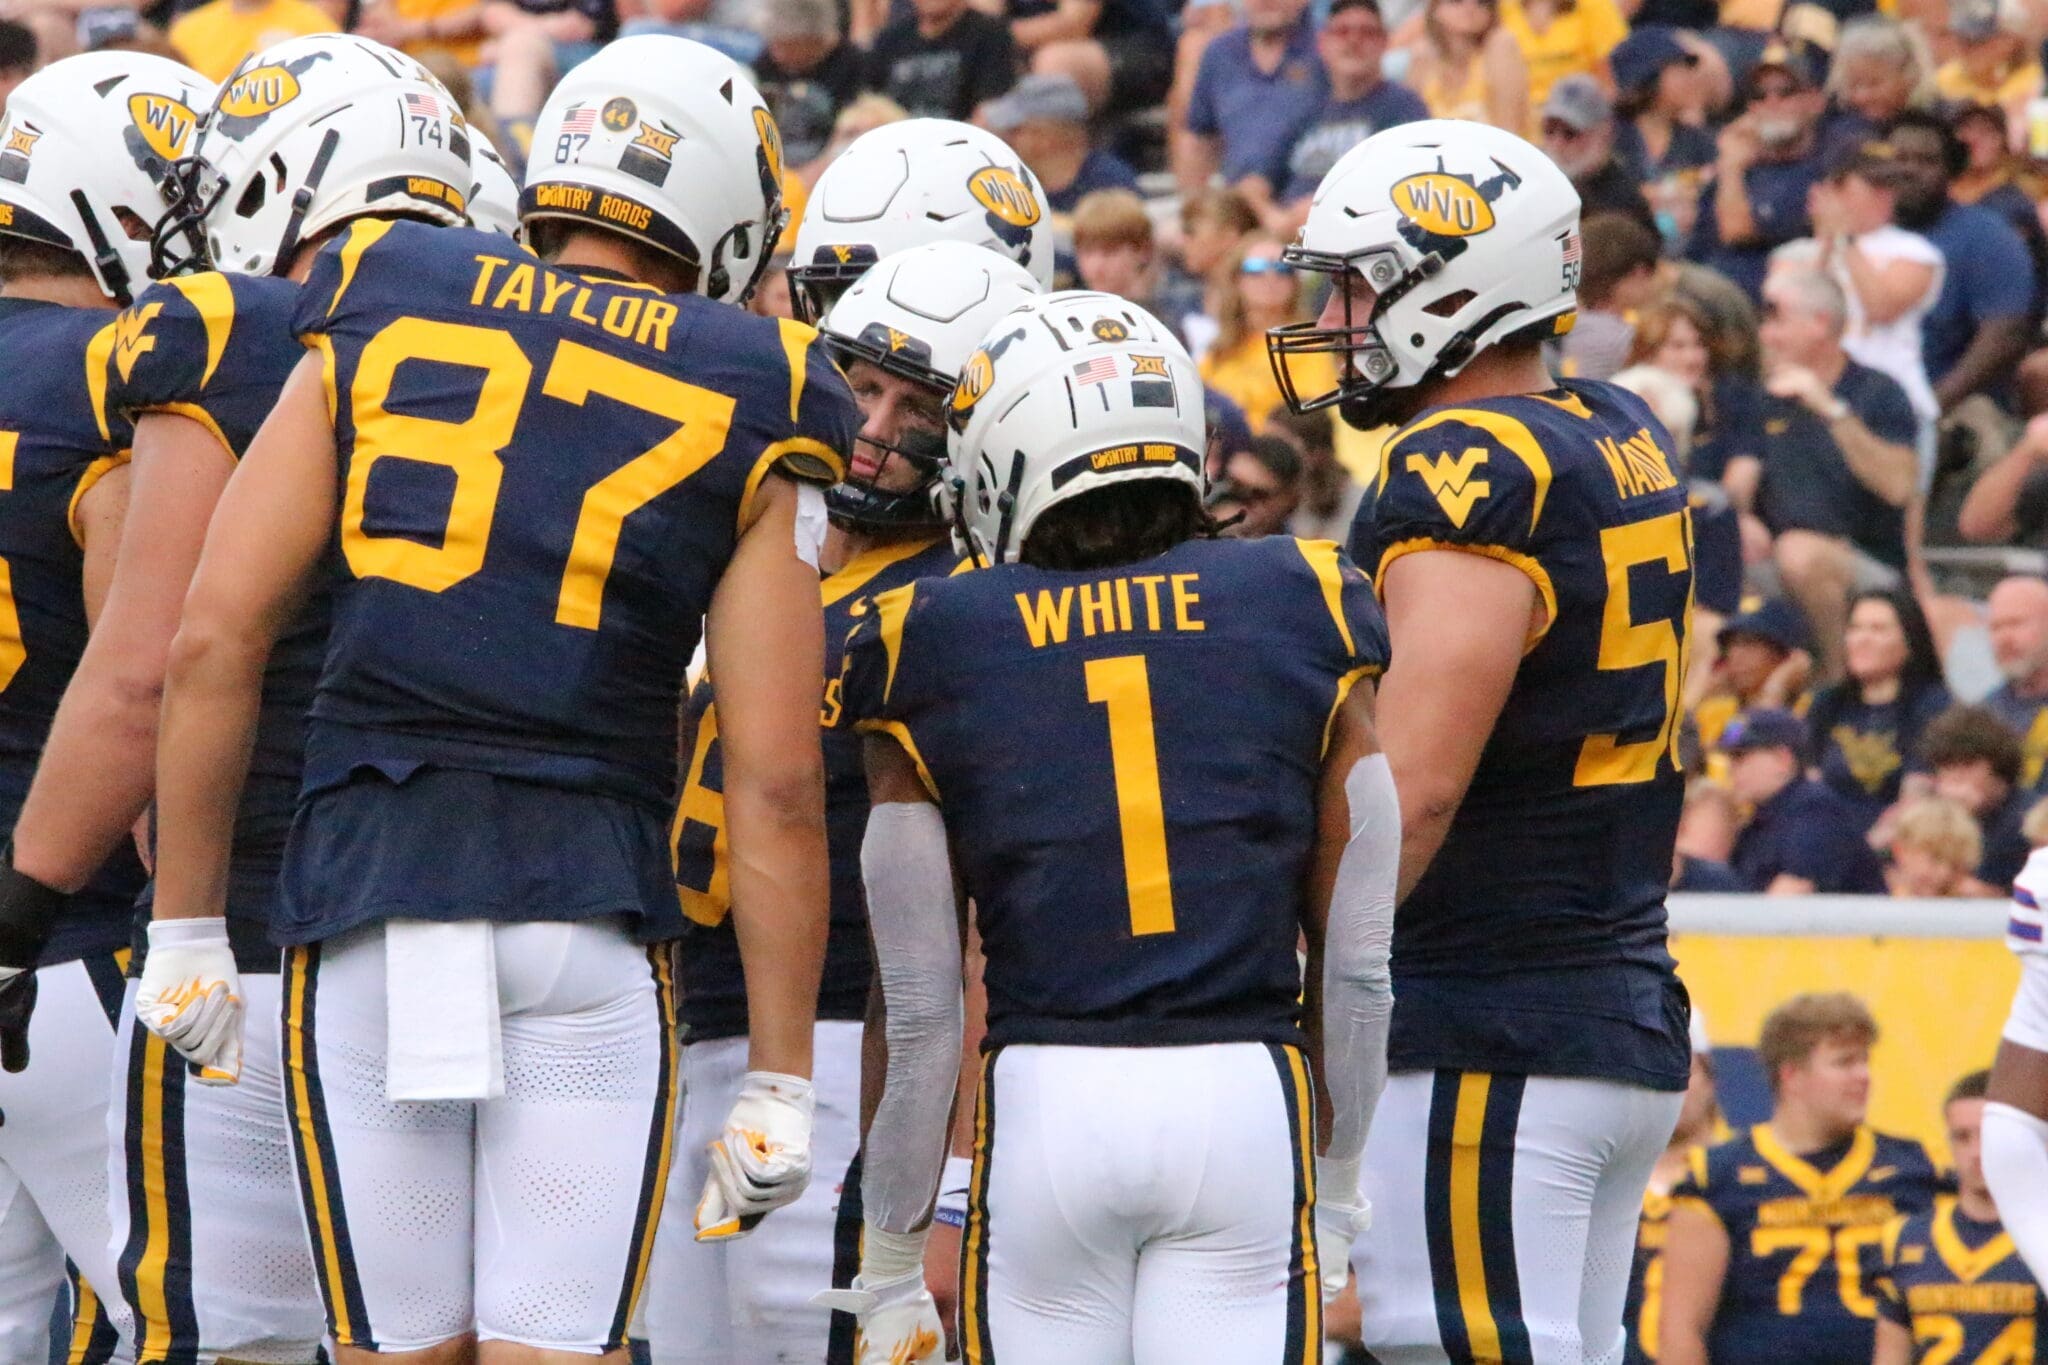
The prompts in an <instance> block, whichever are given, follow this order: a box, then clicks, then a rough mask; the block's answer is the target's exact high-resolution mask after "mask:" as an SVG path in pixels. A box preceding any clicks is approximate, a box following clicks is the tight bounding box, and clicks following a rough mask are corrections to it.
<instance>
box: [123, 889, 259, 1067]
mask: <svg viewBox="0 0 2048 1365" xmlns="http://www.w3.org/2000/svg"><path fill="white" fill-rule="evenodd" d="M242 1010H243V1004H242V978H241V975H240V973H238V972H237V971H236V970H235V954H234V950H233V949H232V948H230V947H229V946H228V922H227V920H225V919H222V918H219V917H215V918H212V919H170V920H152V921H151V922H150V926H149V957H148V960H146V961H145V962H144V963H143V964H142V980H141V982H140V983H139V984H138V986H137V988H136V992H135V1016H136V1018H138V1019H140V1020H141V1021H142V1022H143V1024H144V1025H145V1026H147V1027H148V1029H149V1031H150V1032H151V1033H154V1034H156V1035H157V1036H158V1037H159V1038H162V1039H163V1040H164V1041H165V1042H167V1043H169V1044H170V1045H171V1046H172V1047H174V1048H176V1049H177V1050H178V1052H179V1053H180V1054H181V1055H182V1056H183V1057H184V1058H185V1059H186V1060H187V1061H189V1062H191V1063H193V1064H194V1065H195V1066H197V1067H198V1068H199V1075H198V1080H199V1082H200V1083H201V1084H202V1085H233V1084H234V1083H235V1082H236V1081H238V1080H240V1079H241V1077H242Z"/></svg>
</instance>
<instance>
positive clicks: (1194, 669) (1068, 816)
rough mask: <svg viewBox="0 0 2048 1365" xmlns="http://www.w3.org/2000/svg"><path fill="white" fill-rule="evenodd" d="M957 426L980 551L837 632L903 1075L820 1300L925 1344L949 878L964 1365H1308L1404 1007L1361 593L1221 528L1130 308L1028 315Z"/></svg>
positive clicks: (1294, 557)
mask: <svg viewBox="0 0 2048 1365" xmlns="http://www.w3.org/2000/svg"><path fill="white" fill-rule="evenodd" d="M951 407H952V416H951V424H952V427H953V432H952V435H951V436H950V437H949V441H948V466H949V473H948V475H947V484H946V488H947V496H948V498H949V500H950V501H951V504H952V506H953V507H954V509H955V515H956V517H957V519H958V522H957V530H956V534H957V535H959V536H960V537H961V548H963V549H966V550H971V552H972V553H973V554H974V556H975V558H976V559H977V560H978V561H980V562H981V563H983V564H985V565H987V566H988V567H984V568H979V569H976V570H975V571H973V572H970V573H965V574H960V575H957V576H954V577H950V578H943V579H928V580H925V581H923V582H919V583H914V584H910V585H908V586H906V587H902V588H899V589H897V590H895V591H894V592H890V593H886V594H884V595H882V596H881V597H879V598H877V599H876V601H875V603H874V607H873V611H872V613H871V614H870V615H869V616H868V617H866V618H865V619H863V620H862V622H861V623H860V624H859V625H857V626H856V627H855V629H854V633H853V636H852V638H851V639H850V641H849V643H848V646H847V668H846V673H845V677H844V681H843V688H842V695H843V697H844V701H845V706H846V715H847V718H848V719H849V720H851V721H853V722H854V723H855V725H856V726H857V728H859V729H860V730H862V731H863V732H865V733H866V734H867V735H868V743H867V773H868V785H869V788H870V791H871V792H872V795H873V800H874V810H873V813H872V814H871V816H870V817H869V822H868V829H867V836H866V840H865V842H864V844H863V848H862V854H861V870H862V876H863V880H864V883H865V886H866V890H867V902H868V911H869V920H870V924H871V926H872V929H873V933H874V939H875V953H876V961H877V969H878V972H879V975H880V977H881V982H882V990H883V994H884V997H885V1001H886V1006H887V1010H886V1013H887V1033H888V1070H887V1077H886V1083H885V1086H884V1093H883V1097H882V1101H881V1106H880V1108H879V1109H878V1110H877V1112H876V1114H875V1119H874V1124H873V1127H872V1128H871V1130H870V1132H869V1135H868V1144H867V1165H866V1169H865V1170H864V1172H863V1178H862V1191H861V1193H862V1203H863V1210H864V1232H863V1239H862V1252H861V1269H860V1274H859V1276H858V1277H857V1279H856V1280H855V1284H854V1288H853V1289H851V1290H844V1291H833V1292H832V1293H831V1294H830V1295H829V1296H828V1301H829V1302H831V1303H833V1304H834V1306H836V1307H841V1308H845V1309H847V1310H849V1311H852V1312H854V1313H855V1314H856V1315H857V1316H858V1317H859V1319H860V1324H861V1327H860V1343H861V1344H860V1348H859V1351H858V1355H857V1359H858V1360H859V1361H860V1362H862V1365H877V1363H879V1362H912V1361H915V1362H922V1361H929V1360H936V1359H938V1358H939V1355H940V1351H941V1342H940V1335H939V1323H938V1320H937V1317H936V1315H935V1313H934V1312H933V1310H932V1301H931V1299H930V1297H929V1296H928V1295H927V1294H926V1292H925V1289H924V1282H923V1273H922V1266H921V1262H922V1259H923V1246H924V1240H925V1234H926V1224H927V1219H928V1217H929V1214H930V1210H931V1208H932V1204H933V1198H934V1195H935V1193H936V1191H937V1187H938V1183H939V1175H940V1168H941V1164H942V1159H943V1156H944V1149H945V1137H946V1129H947V1122H946V1119H947V1111H948V1107H949V1104H950V1101H951V1098H952V1085H951V1078H952V1077H953V1075H954V1071H955V1066H956V1062H957V1057H958V1045H959V1044H958V1040H959V1036H960V1025H961V990H960V983H961V962H960V949H961V942H962V937H963V935H962V931H961V928H960V925H959V923H958V920H957V918H956V905H955V885H954V870H955V868H956V867H957V869H958V872H959V876H960V881H961V884H962V885H963V887H964V890H965V893H966V895H967V896H969V897H971V898H972V899H973V901H974V903H975V906H976V916H977V927H978V928H979V930H980V933H981V940H982V944H983V952H984V954H985V958H986V962H985V966H984V969H983V970H984V980H985V983H986V987H987V992H988V1033H987V1037H986V1039H985V1041H984V1044H983V1049H984V1057H983V1067H982V1074H981V1081H980V1092H979V1096H978V1100H977V1105H976V1116H975V1125H976V1139H975V1157H974V1170H973V1179H972V1186H971V1190H970V1193H969V1199H968V1212H967V1222H966V1233H965V1238H964V1241H963V1246H962V1254H961V1276H960V1286H961V1287H960V1325H959V1330H960V1339H961V1345H962V1349H963V1351H964V1353H965V1356H966V1358H967V1359H969V1360H994V1359H996V1358H998V1357H1000V1358H1003V1359H1017V1360H1128V1359H1133V1358H1135V1359H1138V1360H1153V1359H1158V1360H1165V1359H1205V1360H1230V1361H1274V1362H1281V1361H1286V1362H1309V1361H1314V1360H1317V1359H1319V1358H1320V1355H1321V1338H1322V1330H1321V1308H1322V1302H1323V1299H1324V1297H1325V1296H1326V1295H1328V1294H1334V1293H1335V1292H1336V1291H1337V1290H1340V1289H1341V1288H1342V1286H1343V1284H1344V1281H1345V1277H1346V1269H1345V1266H1344V1251H1345V1248H1346V1247H1347V1246H1348V1245H1349V1242H1350V1240H1351V1237H1352V1235H1353V1233H1354V1231H1355V1229H1356V1227H1357V1226H1358V1225H1359V1223H1360V1222H1361V1221H1362V1219H1363V1211H1362V1210H1361V1209H1360V1208H1359V1207H1358V1203H1357V1196H1356V1193H1355V1192H1356V1190H1357V1178H1358V1177H1357V1173H1358V1165H1357V1163H1358V1160H1359V1153H1360V1152H1361V1150H1362V1149H1363V1146H1364V1141H1365V1135H1366V1131H1367V1129H1368V1127H1369V1125H1370V1122H1371V1117H1372V1109H1373V1105H1374V1103H1375V1102H1376V1101H1377V1098H1378V1094H1379V1091H1380V1088H1381V1086H1382V1084H1383V1081H1384V1077H1385V1069H1384V1068H1385V1054H1384V1047H1385V1037H1386V1034H1385V1028H1386V1023H1387V1017H1388V1013H1389V1010H1390V1007H1391V1000H1390V998H1389V995H1388V979H1387V969H1386V953H1387V946H1388V941H1389V938H1390V936H1391V918H1392V909H1393V880H1392V878H1393V874H1394V870H1395V866H1396V863H1397V860H1398V848H1399V829H1398V825H1397V815H1396V809H1397V807H1396V802H1395V798H1394V794H1393V789H1392V785H1391V782H1390V780H1389V775H1388V771H1387V766H1386V763H1385V760H1384V759H1383V758H1382V757H1381V756H1380V755H1379V753H1378V751H1377V750H1378V746H1377V742H1376V741H1375V739H1374V738H1373V733H1372V721H1371V698H1372V690H1373V689H1372V680H1373V679H1374V678H1376V677H1377V676H1378V674H1379V672H1380V671H1381V669H1382V668H1383V667H1384V666H1385V663H1386V657H1387V653H1386V638H1385V633H1384V631H1383V629H1382V625H1381V620H1380V616H1379V610H1378V605H1377V604H1376V603H1375V602H1374V600H1373V598H1372V593H1371V590H1370V588H1369V587H1368V585H1367V584H1366V581H1365V578H1364V575H1363V574H1361V573H1359V572H1358V571H1357V570H1356V569H1355V568H1353V567H1352V566H1351V565H1350V564H1349V563H1347V562H1346V561H1345V560H1344V558H1343V556H1342V554H1341V552H1340V551H1339V550H1338V548H1337V547H1336V546H1335V545H1332V544H1330V543H1328V542H1313V543H1311V542H1303V541H1297V540H1294V539H1292V538H1289V537H1273V538H1270V539H1266V540H1260V541H1227V540H1226V541H1219V540H1214V539H1211V538H1209V536H1208V535H1207V534H1205V532H1206V531H1207V529H1208V526H1207V522H1206V519H1205V517H1204V514H1203V512H1202V510H1201V495H1202V490H1203V477H1202V472H1201V471H1202V465H1203V459H1204V453H1205V450H1204V447H1205V432H1204V423H1203V405H1202V390H1201V384H1200V381H1199V379H1198V377H1197V376H1196V373H1195V368H1194V365H1193V363H1192V362H1191V361H1189V359H1188V357H1187V353H1186V352H1185V351H1184V350H1182V348H1181V347H1180V345H1179V343H1178V342H1177V341H1175V340H1174V338H1173V337H1172V335H1171V333H1169V332H1168V331H1167V330H1166V328H1165V327H1164V326H1163V325H1162V324H1161V323H1159V322H1158V320H1157V319H1155V318H1153V317H1152V316H1151V315H1149V314H1147V313H1145V312H1144V311H1143V310H1141V309H1139V308H1137V307H1135V306H1134V305H1132V304H1130V303H1127V302H1125V301H1124V300H1122V299H1119V298H1115V297H1113V296H1110V295H1106V294H1096V293H1086V292H1073V293H1064V294H1053V295H1048V296H1046V297H1045V298H1043V299H1039V300H1036V301H1034V302H1032V303H1030V304H1027V305H1026V306H1024V307H1023V308H1020V309H1018V310H1016V311H1015V312H1012V313H1010V314H1008V315H1007V316H1005V317H1004V318H1002V319H1001V320H999V321H998V322H997V323H996V324H995V326H994V327H993V328H992V329H991V330H990V331H989V333H988V334H987V336H985V337H984V338H983V339H982V341H981V344H980V346H979V347H978V348H977V349H976V351H975V352H974V354H973V355H971V356H970V357H969V358H968V360H967V363H966V365H965V366H964V367H963V369H962V371H961V377H960V382H959V385H958V387H957V388H956V389H955V390H954V394H953V400H952V404H951ZM1219 697H1230V698H1234V699H1238V700H1240V701H1241V702H1242V703H1243V704H1242V705H1241V706H1240V707H1238V708H1237V709H1235V711H1234V712H1233V714H1232V718H1231V721H1230V723H1229V724H1227V725H1220V726H1219V725H1218V724H1216V716H1217V711H1216V700H1217V698H1219ZM1026 760H1028V761H1026ZM1303 936H1305V937H1306V940H1307V943H1308V947H1309V965H1308V973H1307V1004H1306V1007H1304V1004H1303V1001H1302V975H1301V972H1300V969H1299V968H1298V966H1297V963H1296V959H1295V945H1296V943H1297V941H1298V940H1299V939H1300V938H1302V937H1303ZM1304 1021H1306V1024H1307V1026H1308V1035H1307V1036H1308V1037H1309V1038H1313V1039H1315V1040H1316V1041H1318V1042H1319V1043H1320V1045H1321V1056H1320V1057H1319V1058H1318V1059H1316V1060H1315V1061H1313V1062H1312V1061H1311V1060H1310V1058H1309V1056H1308V1054H1307V1053H1306V1052H1305V1050H1304V1043H1305V1042H1306V1041H1307V1039H1306V1038H1305V1036H1304V1031H1303V1026H1304ZM1312 1068H1313V1069H1315V1070H1317V1071H1318V1072H1319V1073H1320V1079H1321V1080H1322V1082H1323V1084H1324V1087H1325V1090H1326V1092H1327V1095H1328V1112H1329V1114H1330V1115H1331V1116H1332V1117H1331V1121H1330V1123H1329V1126H1328V1129H1327V1134H1326V1136H1325V1134H1324V1133H1323V1132H1321V1131H1319V1130H1321V1129H1322V1128H1323V1125H1322V1124H1320V1123H1319V1122H1318V1115H1317V1113H1316V1107H1315V1103H1314V1100H1313V1098H1312V1091H1311V1088H1310V1074H1311V1069H1312ZM1325 1182H1327V1184H1328V1187H1329V1188H1330V1189H1331V1190H1332V1191H1333V1192H1334V1195H1333V1197H1332V1199H1330V1200H1329V1201H1328V1202H1326V1203H1322V1204H1319V1203H1318V1202H1317V1197H1316V1192H1317V1189H1318V1186H1319V1185H1321V1184H1323V1183H1325ZM1194 1305H1200V1310H1199V1311H1194V1312H1191V1311H1190V1309H1191V1307H1192V1306H1194Z"/></svg>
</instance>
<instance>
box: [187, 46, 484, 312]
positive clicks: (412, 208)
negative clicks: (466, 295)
mask: <svg viewBox="0 0 2048 1365" xmlns="http://www.w3.org/2000/svg"><path fill="white" fill-rule="evenodd" d="M184 176H185V181H186V190H187V192H186V195H185V197H184V199H183V200H182V201H181V203H180V204H179V206H178V208H177V209H176V210H175V211H174V213H173V214H172V216H171V217H170V218H168V219H166V221H165V225H164V227H163V228H162V229H160V230H159V232H158V234H157V236H158V249H159V253H160V261H162V260H165V259H168V260H169V261H171V262H173V263H175V264H184V263H189V262H190V261H191V260H192V259H193V256H194V253H193V251H192V250H191V247H192V245H193V244H194V242H195V239H202V238H203V241H204V244H205V247H206V253H205V254H206V258H207V259H208V260H209V261H210V262H211V264H212V265H213V266H214V268H216V269H219V270H233V271H239V272H241V273H244V274H249V275H273V274H282V273H283V272H285V271H286V270H288V269H290V268H291V263H292V257H293V255H294V254H295V253H296V252H297V251H298V249H299V247H300V246H302V245H303V244H304V243H306V242H307V241H309V240H311V239H312V238H313V237H315V236H316V235H318V234H319V233H321V232H324V231H326V230H327V229H329V228H331V227H334V226H335V225H337V224H339V223H342V222H345V221H347V220H348V219H350V218H357V217H361V216H363V215H365V214H373V213H405V214H414V215H417V216H419V217H421V218H425V219H428V220H430V221H432V222H436V223H442V224H447V225H461V224H465V223H467V222H468V217H467V208H468V204H469V186H470V171H469V126H468V125H467V124H466V123H464V122H463V119H462V112H461V110H459V109H457V108H456V107H455V101H454V100H453V99H452V98H450V97H449V94H448V92H447V90H446V89H444V88H443V87H442V85H441V83H440V82H439V81H437V80H435V79H434V77H433V76H432V75H431V74H430V73H429V72H428V71H427V69H426V68H425V67H423V66H421V65H420V64H419V63H418V62H416V61H414V60H413V59H412V58H410V57H408V56H406V55H405V54H404V53H403V52H399V51H397V50H396V49H394V48H389V47H386V46H384V45H383V44H382V43H375V42H371V41H370V40H369V39H368V38H360V37H356V36H354V35H352V34H344V33H321V34H315V35H312V36H310V37H303V38H291V39H287V40H286V41H284V42H281V43H277V44H274V45H272V46H270V47H267V48H264V49H263V50H262V51H261V52H256V53H252V54H251V55H250V56H249V57H247V58H245V59H244V60H243V62H242V64H241V65H240V66H238V67H236V68H235V73H234V74H233V75H232V76H229V77H228V79H227V82H226V83H225V84H224V85H222V86H221V88H220V94H219V95H218V96H217V97H216V98H215V100H214V102H213V108H212V110H211V111H210V112H209V113H208V114H207V116H206V123H205V126H204V127H203V128H201V129H200V133H199V140H198V143H197V146H196V148H195V154H194V156H193V158H192V161H191V162H190V163H189V165H188V167H186V168H185V171H184ZM180 238H182V239H183V240H184V243H185V248H184V250H182V251H180V250H179V249H178V245H177V243H178V239H180ZM180 258H182V259H180Z"/></svg>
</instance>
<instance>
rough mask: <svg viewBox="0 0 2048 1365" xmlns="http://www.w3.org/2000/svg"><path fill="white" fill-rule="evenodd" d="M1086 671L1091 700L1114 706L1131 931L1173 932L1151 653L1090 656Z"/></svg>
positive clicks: (1113, 749) (1113, 758)
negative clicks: (1148, 666)
mask: <svg viewBox="0 0 2048 1365" xmlns="http://www.w3.org/2000/svg"><path fill="white" fill-rule="evenodd" d="M1086 673H1087V678H1088V700H1089V701H1091V702H1095V703H1098V704H1100V705H1102V706H1104V707H1107V708H1108V710H1109V764H1110V767H1111V768H1112V769H1114V770H1115V776H1116V818H1117V824H1118V826H1119V827H1120V829H1121V831H1122V833H1123V844H1124V893H1125V894H1126V895H1127V896H1128V897H1129V898H1130V902H1131V933H1132V935H1133V936H1141V935H1144V934H1170V933H1172V932H1173V877H1172V874H1171V873H1170V872H1169V870H1168V869H1167V866H1166V801H1165V798H1164V797H1162V796H1161V795H1160V791H1159V745H1158V743H1157V741H1156V740H1155V739H1154V738H1153V734H1154V732H1153V728H1152V680H1151V677H1150V675H1149V674H1148V673H1146V671H1145V656H1144V655H1142V654H1120V655H1118V656H1116V657H1115V658H1113V659H1090V660H1089V661H1088V663H1087V665H1086Z"/></svg>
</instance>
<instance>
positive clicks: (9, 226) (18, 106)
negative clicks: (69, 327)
mask: <svg viewBox="0 0 2048 1365" xmlns="http://www.w3.org/2000/svg"><path fill="white" fill-rule="evenodd" d="M212 98H213V87H212V86H211V85H209V84H207V82H206V80H205V78H204V77H202V76H201V75H200V74H199V73H198V72H196V71H193V70H192V69H190V68H189V67H185V66H181V65H179V64H178V63H177V62H174V61H170V60H169V59H167V58H164V57H155V56H151V55H149V54H147V53H142V52H88V53H84V54H81V55H80V56H76V57H66V58H65V59H64V60H62V61H59V62H52V63H51V64H50V65H48V66H46V67H44V68H43V69H42V70H41V71H38V72H37V73H36V74H35V75H33V76H30V77H29V78H28V79H27V80H25V81H23V82H22V83H21V84H20V85H18V86H16V87H15V88H14V92H13V93H12V94H10V95H8V97H7V103H6V110H5V112H4V113H0V234H6V235H9V236H15V237H25V238H28V239H29V240H30V241H35V242H42V243H44V244H45V245H47V246H54V247H60V248H63V249H65V250H67V251H75V252H77V253H78V254H79V255H80V256H82V257H84V258H85V262H86V264H87V265H88V266H89V267H91V269H92V274H93V278H94V279H95V280H97V281H99V286H100V290H101V291H102V292H103V293H105V294H106V296H107V297H108V298H110V299H113V300H114V301H116V302H117V303H124V304H125V303H127V302H128V301H129V300H130V299H131V298H133V297H134V296H135V295H136V294H138V293H140V292H142V287H143V286H144V285H146V284H148V283H149V280H150V270H149V255H150V252H149V238H150V231H151V229H153V228H154V227H155V226H156V223H157V220H158V219H159V218H161V217H163V215H164V211H165V209H166V208H168V207H169V205H170V199H171V191H172V187H173V176H172V167H173V166H174V165H175V164H176V162H177V161H178V160H179V158H181V157H183V156H184V155H185V154H186V153H187V152H188V151H189V150H191V144H192V138H193V133H194V131H195V130H196V129H197V128H198V127H199V117H200V114H201V113H203V112H204V111H205V109H206V105H207V102H208V101H209V100H211V99H212Z"/></svg>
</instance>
